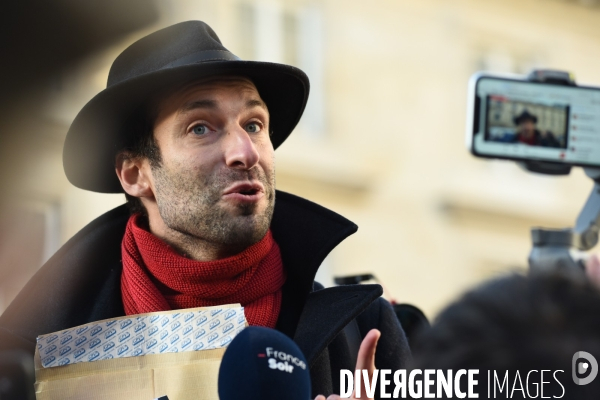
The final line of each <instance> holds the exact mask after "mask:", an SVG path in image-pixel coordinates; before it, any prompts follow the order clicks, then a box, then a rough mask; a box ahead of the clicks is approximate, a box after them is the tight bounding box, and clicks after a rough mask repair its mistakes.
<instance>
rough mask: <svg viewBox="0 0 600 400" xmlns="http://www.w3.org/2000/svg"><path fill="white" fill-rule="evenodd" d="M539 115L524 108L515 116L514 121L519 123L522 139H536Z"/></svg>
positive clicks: (518, 129)
mask: <svg viewBox="0 0 600 400" xmlns="http://www.w3.org/2000/svg"><path fill="white" fill-rule="evenodd" d="M537 121H538V119H537V117H536V116H535V115H533V114H530V113H529V111H527V110H524V111H523V112H522V113H521V114H520V115H519V116H517V117H515V119H514V122H515V125H517V132H518V134H519V137H520V138H521V140H523V141H525V142H527V141H532V140H534V139H535V130H536V124H537Z"/></svg>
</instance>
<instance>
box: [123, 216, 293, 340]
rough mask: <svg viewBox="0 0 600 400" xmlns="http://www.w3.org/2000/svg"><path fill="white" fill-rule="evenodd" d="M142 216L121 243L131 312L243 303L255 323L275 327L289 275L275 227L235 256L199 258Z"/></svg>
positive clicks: (126, 298)
mask: <svg viewBox="0 0 600 400" xmlns="http://www.w3.org/2000/svg"><path fill="white" fill-rule="evenodd" d="M140 217H141V216H140V215H139V214H136V215H133V216H131V218H130V219H129V222H128V223H127V228H126V230H125V236H124V237H123V243H122V247H121V250H122V256H123V275H122V277H121V292H122V296H123V305H124V306H125V313H127V315H131V314H141V313H147V312H154V311H166V310H172V309H181V308H193V307H205V306H216V305H222V304H231V303H241V305H242V306H243V307H244V308H245V314H246V319H247V320H248V323H249V324H250V325H259V326H266V327H270V328H274V327H275V324H276V322H277V317H278V316H279V310H280V308H281V286H283V283H284V281H285V275H284V272H283V264H282V262H281V254H280V252H279V246H277V243H275V241H274V240H273V236H272V235H271V231H268V232H267V234H266V235H265V237H264V238H263V239H261V240H260V241H259V242H258V243H255V244H253V245H252V246H250V247H248V248H247V249H246V250H244V251H243V252H241V253H239V254H237V255H235V256H232V257H229V258H224V259H221V260H216V261H194V260H190V259H188V258H185V257H183V256H181V255H179V254H177V253H176V252H175V251H174V250H173V249H172V248H171V247H170V246H169V245H168V244H166V243H165V242H163V241H162V240H160V239H159V238H158V237H156V236H154V235H153V234H152V233H150V232H148V231H147V230H145V229H143V228H141V227H140Z"/></svg>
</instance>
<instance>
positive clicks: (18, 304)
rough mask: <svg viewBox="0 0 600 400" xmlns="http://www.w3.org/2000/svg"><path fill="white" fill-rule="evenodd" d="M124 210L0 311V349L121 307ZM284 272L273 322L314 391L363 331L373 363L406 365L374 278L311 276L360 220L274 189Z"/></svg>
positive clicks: (331, 377)
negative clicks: (330, 282)
mask: <svg viewBox="0 0 600 400" xmlns="http://www.w3.org/2000/svg"><path fill="white" fill-rule="evenodd" d="M128 218H129V212H128V210H127V208H126V207H125V206H120V207H117V208H115V209H113V210H111V211H109V212H107V213H106V214H104V215H102V216H100V217H99V218H97V219H96V220H94V221H92V222H91V223H90V224H89V225H87V226H86V227H85V228H83V229H82V230H81V231H80V232H79V233H77V234H76V235H75V236H73V238H71V240H69V241H68V242H67V243H66V244H65V245H64V246H63V247H62V248H61V249H60V250H59V251H58V252H57V253H56V254H55V255H54V256H53V257H52V258H51V259H50V260H49V261H48V262H47V263H46V264H45V265H44V266H43V267H42V268H41V269H40V270H39V271H38V273H37V274H36V275H35V276H34V277H33V278H32V279H31V280H30V281H29V283H27V285H26V286H25V288H24V289H23V290H22V291H21V293H19V295H18V296H17V298H16V299H15V300H14V301H13V302H12V303H11V305H10V306H9V307H8V309H7V310H6V311H5V312H4V313H3V314H2V316H0V350H2V349H3V348H16V347H18V348H21V349H25V350H27V351H29V352H31V354H33V351H34V348H35V338H36V337H37V336H38V335H40V334H45V333H50V332H55V331H59V330H62V329H66V328H69V327H73V326H77V325H81V324H85V323H88V322H92V321H97V320H102V319H108V318H114V317H118V316H123V315H125V313H124V311H123V303H122V300H121V287H120V283H121V270H122V265H121V240H122V238H123V234H124V232H125V224H126V222H127V220H128ZM271 230H272V232H273V236H274V238H275V241H276V242H277V243H278V245H279V247H280V249H281V257H282V260H283V265H284V267H285V270H286V274H287V280H286V283H285V285H284V286H283V289H282V292H283V295H282V305H281V312H280V315H279V319H278V321H277V329H278V330H279V331H281V332H283V333H285V334H286V335H288V336H289V337H291V338H293V339H294V340H295V341H296V343H297V344H298V346H299V347H300V348H301V349H302V351H303V352H304V354H305V356H306V358H307V360H308V363H309V366H310V371H311V378H312V387H313V394H314V395H317V394H325V395H329V394H331V393H339V379H340V378H339V377H340V373H339V370H340V369H349V370H354V366H355V363H356V351H357V350H358V346H359V345H360V341H361V339H362V338H363V337H364V336H365V335H366V333H367V332H368V331H369V330H370V329H372V328H377V329H379V330H380V331H381V333H382V336H381V339H380V342H379V345H378V347H377V352H376V366H377V368H379V369H383V368H386V369H392V370H395V369H399V368H404V367H405V365H406V362H407V361H408V358H409V357H410V351H409V348H408V344H407V340H406V337H405V335H404V332H403V331H402V328H401V326H400V324H399V322H398V319H397V318H396V316H395V314H394V312H393V310H392V308H391V306H390V305H389V303H387V302H386V301H385V300H383V299H382V298H380V296H381V293H382V289H381V287H380V286H379V285H351V286H339V287H333V288H327V289H323V288H322V286H320V285H319V284H318V283H315V282H314V277H315V274H316V272H317V269H318V268H319V265H320V264H321V262H322V261H323V259H324V258H325V257H326V256H327V254H329V252H330V251H331V250H332V249H333V248H334V247H335V246H337V245H338V244H339V243H340V242H341V241H342V240H344V239H345V238H346V237H348V236H349V235H351V234H352V233H354V232H356V230H357V226H356V225H355V224H353V223H352V222H350V221H348V220H347V219H345V218H344V217H342V216H340V215H338V214H336V213H334V212H332V211H330V210H327V209H325V208H323V207H321V206H319V205H317V204H314V203H312V202H309V201H307V200H304V199H302V198H300V197H297V196H293V195H290V194H287V193H283V192H277V200H276V202H275V213H274V216H273V221H272V223H271Z"/></svg>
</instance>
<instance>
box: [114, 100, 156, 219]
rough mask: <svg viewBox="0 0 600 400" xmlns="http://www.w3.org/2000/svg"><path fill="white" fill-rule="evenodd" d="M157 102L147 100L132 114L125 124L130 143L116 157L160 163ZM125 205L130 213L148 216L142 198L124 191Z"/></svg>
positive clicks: (152, 163) (152, 164)
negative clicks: (156, 133) (156, 128)
mask: <svg viewBox="0 0 600 400" xmlns="http://www.w3.org/2000/svg"><path fill="white" fill-rule="evenodd" d="M156 112H157V104H156V102H149V103H148V104H147V105H145V106H144V107H141V108H140V109H139V110H137V111H136V112H135V113H134V114H133V115H132V116H131V119H130V121H129V122H128V124H127V126H128V127H129V128H128V129H129V130H130V132H131V133H132V135H131V137H132V141H131V144H130V145H129V146H127V147H125V148H123V149H121V150H120V151H119V152H118V156H117V157H125V158H130V159H137V158H139V159H143V158H146V159H148V161H149V162H150V165H151V166H153V167H158V166H160V165H161V162H162V157H161V155H160V148H159V147H158V144H157V143H156V139H155V138H154V122H155V120H156ZM125 199H126V200H127V207H128V208H129V212H130V213H131V214H137V213H140V214H142V215H145V216H148V212H147V210H146V207H144V204H143V203H142V200H141V199H140V198H139V197H135V196H132V195H130V194H128V193H125Z"/></svg>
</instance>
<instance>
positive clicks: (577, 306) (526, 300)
mask: <svg viewBox="0 0 600 400" xmlns="http://www.w3.org/2000/svg"><path fill="white" fill-rule="evenodd" d="M579 351H585V352H587V353H590V354H591V355H593V356H594V357H595V358H596V359H597V360H600V292H599V291H598V290H597V288H596V287H595V286H593V285H592V284H591V283H589V282H587V281H584V280H580V281H575V280H572V279H569V278H566V277H564V276H562V275H558V274H537V275H532V276H529V277H525V276H521V275H512V276H508V277H504V278H500V279H496V280H493V281H491V282H488V283H486V284H484V285H482V286H480V287H478V288H476V289H474V290H472V291H470V292H468V293H467V294H465V295H464V296H463V297H462V298H461V299H459V300H458V301H456V302H455V303H453V304H451V305H450V306H449V307H447V308H446V309H445V310H444V311H442V313H441V314H440V315H439V316H438V318H437V319H436V321H435V323H434V324H433V326H432V328H431V329H430V330H428V331H427V332H424V333H423V335H422V336H421V337H420V338H419V340H418V341H417V343H416V345H415V347H414V348H413V356H414V360H413V364H412V367H413V368H415V369H421V370H424V369H441V370H443V371H446V370H448V369H451V370H453V371H454V372H456V371H458V370H459V369H479V374H478V376H477V380H478V385H477V386H476V388H477V389H478V391H476V393H477V392H478V393H479V398H487V397H486V396H487V394H488V385H489V388H490V393H491V394H492V396H491V398H532V397H536V391H537V392H538V393H537V397H541V381H542V376H541V371H542V370H544V371H545V372H544V377H543V381H544V382H547V383H544V385H543V386H544V397H547V396H550V398H552V396H556V397H557V398H563V399H592V398H593V399H597V398H599V394H600V377H597V378H596V379H595V380H594V381H592V382H591V383H590V384H588V385H585V386H580V385H576V384H575V383H574V381H573V378H572V360H573V356H574V354H575V353H577V352H579ZM585 363H586V360H581V361H578V362H577V365H579V364H583V365H582V367H583V366H585ZM587 364H588V369H587V372H586V373H584V374H579V375H578V377H580V378H581V377H586V376H589V372H590V370H591V368H589V367H591V366H590V365H589V363H587ZM558 370H562V371H563V372H556V371H558ZM488 371H490V380H491V382H488ZM494 371H495V372H496V376H497V377H498V381H499V384H500V385H502V383H503V380H504V378H505V376H506V372H507V371H508V379H507V384H505V387H504V390H503V391H502V392H501V391H500V388H499V385H498V384H496V386H495V387H496V389H495V390H496V391H495V393H496V395H495V396H493V393H494V392H493V390H494V389H493V388H494V383H495V382H494ZM517 371H518V372H519V376H518V377H517ZM536 371H537V372H536ZM528 374H529V376H528ZM555 377H556V378H555ZM519 378H520V382H519ZM528 378H529V379H528ZM463 381H464V382H463ZM558 382H560V383H558ZM463 383H464V384H466V379H463V380H462V381H461V384H463ZM527 383H529V385H528V387H527ZM513 388H514V389H513ZM521 389H523V390H521ZM527 390H529V393H528V392H527ZM563 393H564V396H562V397H561V395H562V394H563Z"/></svg>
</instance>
